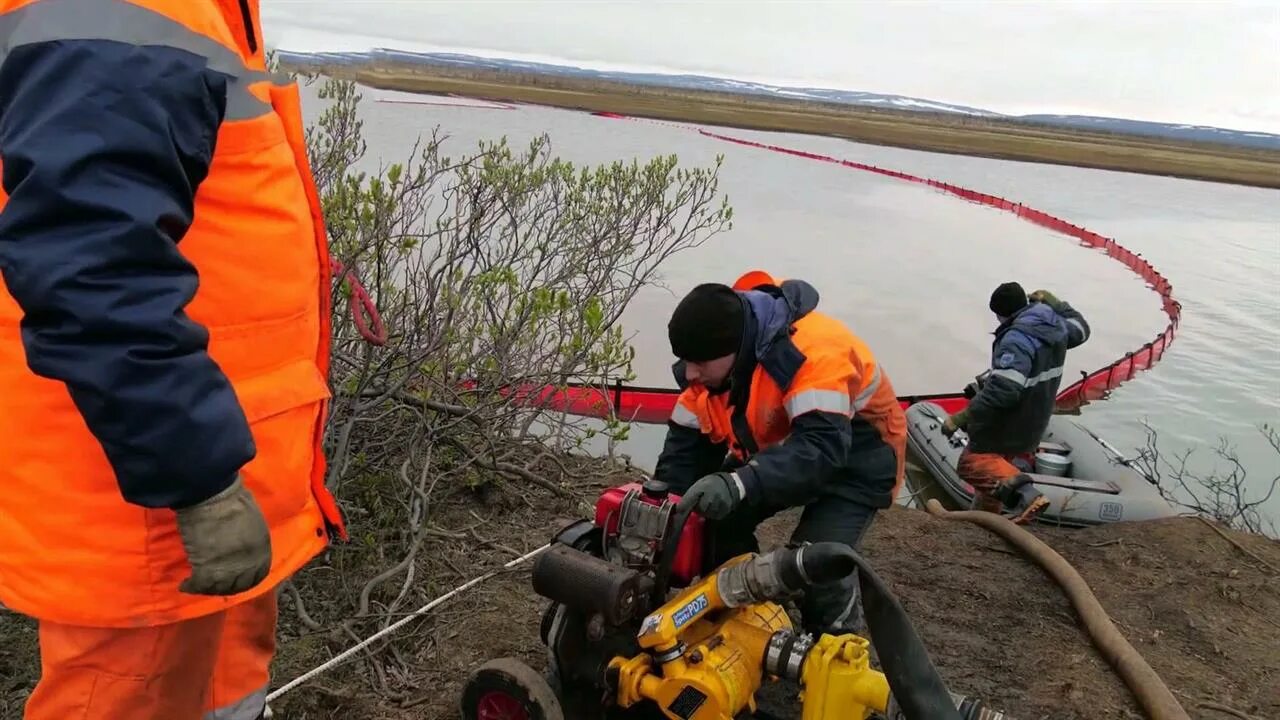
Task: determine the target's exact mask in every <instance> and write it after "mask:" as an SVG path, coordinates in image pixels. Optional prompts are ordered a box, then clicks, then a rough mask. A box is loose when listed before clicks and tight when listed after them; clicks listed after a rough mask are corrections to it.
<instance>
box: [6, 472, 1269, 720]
mask: <svg viewBox="0 0 1280 720" xmlns="http://www.w3.org/2000/svg"><path fill="white" fill-rule="evenodd" d="M594 491H595V489H592V490H590V491H589V492H594ZM451 502H452V503H453V505H452V506H450V507H449V508H448V512H447V513H444V512H442V513H440V514H439V515H438V517H440V518H441V519H440V520H438V521H437V527H438V530H439V532H438V533H437V535H436V536H435V537H434V538H433V541H432V542H433V544H431V547H427V548H425V549H426V550H428V551H429V552H431V553H432V556H433V558H435V559H436V560H437V562H434V563H433V565H432V567H433V568H435V572H434V576H433V577H426V578H422V577H419V578H417V579H416V580H415V583H416V584H417V585H418V587H415V588H414V592H413V593H411V595H410V597H412V598H413V599H414V601H413V602H411V603H403V602H402V604H403V605H404V606H405V607H404V608H403V609H402V610H399V612H404V611H406V610H411V609H413V608H415V607H418V606H419V605H420V604H421V603H420V602H418V599H420V598H430V597H434V596H435V595H438V594H441V593H443V592H446V591H448V590H449V589H451V588H453V587H455V586H457V585H459V584H461V583H463V582H465V581H466V580H468V579H470V578H472V577H475V576H476V575H479V574H481V573H483V572H484V571H486V570H488V569H491V568H494V567H498V566H500V565H501V564H502V563H503V562H505V561H507V560H509V559H511V558H513V557H516V556H518V554H521V553H524V552H526V551H528V550H531V549H533V548H536V547H538V546H539V545H541V544H542V543H543V542H545V541H546V540H547V538H549V536H550V535H551V534H552V533H553V532H554V531H555V530H556V529H558V528H559V527H561V526H563V525H564V524H565V523H566V522H568V521H569V520H571V519H576V517H578V516H579V514H580V513H582V512H583V511H584V510H583V502H582V498H568V499H565V498H553V497H552V496H551V494H550V493H543V492H542V491H537V492H536V493H529V494H527V495H525V496H523V497H521V496H520V495H517V494H515V493H512V492H509V491H504V492H495V493H491V494H490V495H489V496H488V497H487V498H485V499H476V498H474V497H471V496H469V495H462V496H457V497H454V498H452V500H451ZM473 511H474V514H473ZM445 518H448V519H445ZM790 521H791V520H790V518H789V517H785V516H784V517H779V518H775V519H774V520H772V521H770V523H768V524H767V525H766V526H765V527H763V528H762V530H761V537H762V539H763V541H764V544H765V545H766V546H771V545H773V544H775V543H777V542H780V541H782V540H783V539H784V538H785V535H786V532H787V531H788V530H789V527H788V525H789V522H790ZM1035 533H1036V534H1037V535H1038V536H1039V537H1040V538H1042V539H1043V540H1045V541H1046V542H1048V543H1049V544H1050V545H1052V546H1053V547H1054V548H1055V549H1056V550H1058V551H1059V552H1060V553H1061V554H1062V555H1063V556H1064V557H1065V558H1067V560H1068V561H1070V562H1071V563H1072V564H1074V565H1075V567H1076V568H1077V569H1078V570H1079V571H1080V572H1081V574H1082V575H1083V576H1084V577H1085V579H1086V580H1087V581H1088V582H1089V583H1090V584H1091V586H1092V587H1093V590H1094V592H1095V593H1096V594H1097V596H1098V598H1099V600H1100V601H1101V602H1102V603H1103V605H1104V606H1105V607H1106V608H1107V610H1108V611H1109V612H1110V613H1111V615H1112V618H1113V620H1114V621H1115V623H1116V625H1117V627H1118V628H1119V629H1120V630H1121V631H1122V632H1123V633H1124V634H1125V636H1126V637H1127V638H1128V639H1129V641H1130V642H1131V643H1133V644H1134V645H1135V646H1136V647H1137V648H1138V649H1139V651H1140V652H1142V653H1143V655H1144V656H1145V657H1146V659H1147V661H1148V662H1149V663H1150V664H1151V665H1152V667H1153V668H1154V669H1155V670H1156V672H1158V673H1159V674H1160V675H1161V676H1162V677H1163V678H1164V679H1165V682H1167V683H1168V684H1169V686H1170V687H1171V688H1172V689H1173V690H1174V692H1175V693H1176V694H1177V696H1178V697H1179V698H1180V699H1181V700H1182V701H1183V704H1184V706H1185V707H1186V708H1187V710H1188V712H1189V713H1190V714H1191V716H1192V717H1193V718H1205V719H1213V720H1220V719H1222V718H1231V717H1251V718H1280V572H1277V571H1276V570H1275V568H1280V543H1277V542H1274V541H1271V540H1267V539H1265V538H1261V537H1257V536H1248V535H1242V534H1238V533H1231V537H1233V538H1234V539H1236V540H1237V541H1238V542H1239V543H1240V544H1241V545H1243V546H1244V547H1246V548H1248V549H1249V550H1250V551H1251V552H1252V553H1253V554H1255V555H1256V556H1257V558H1254V557H1251V556H1250V555H1249V554H1246V553H1245V552H1243V551H1242V550H1241V549H1239V548H1237V547H1235V546H1233V545H1232V544H1230V543H1229V542H1227V541H1226V540H1224V539H1223V537H1222V536H1221V535H1219V534H1218V533H1217V532H1215V531H1214V529H1213V528H1211V527H1210V526H1209V525H1208V524H1206V523H1204V522H1202V521H1200V520H1197V519H1192V518H1178V519H1171V520H1166V521H1159V522H1151V523H1142V524H1132V525H1130V524H1120V525H1112V526H1108V527H1102V528H1097V529H1090V530H1083V531H1081V530H1075V531H1072V530H1062V529H1054V528H1036V529H1035ZM359 543H360V541H359V540H358V539H357V541H356V543H355V544H354V546H353V547H346V548H339V549H336V550H334V551H333V552H331V553H329V554H328V555H327V556H326V557H324V558H321V559H320V560H318V561H317V562H316V563H315V564H314V565H313V566H312V567H310V568H308V570H307V571H306V572H305V573H304V574H303V575H302V576H301V577H300V578H299V587H300V588H301V592H302V597H303V599H304V603H305V605H304V609H307V610H308V612H307V618H308V621H309V623H310V624H313V625H315V626H316V627H317V628H318V629H315V630H312V629H308V627H307V626H306V625H307V623H304V622H303V621H302V620H301V619H300V617H301V616H300V614H299V613H298V612H297V609H298V608H297V605H296V602H295V599H294V597H293V595H292V593H288V592H286V593H284V594H283V596H282V600H281V603H282V605H281V631H280V647H279V656H278V660H277V662H276V665H275V668H274V673H275V681H274V684H275V685H276V686H279V685H281V684H283V683H284V682H286V681H288V680H289V679H292V678H293V677H296V676H297V675H298V674H300V673H301V672H302V671H303V670H304V669H306V668H309V667H313V666H314V665H316V664H319V663H320V662H323V661H324V660H326V659H328V658H329V657H332V656H333V654H335V653H336V652H339V651H341V650H342V649H344V648H346V647H349V646H350V645H351V644H353V643H354V639H353V638H352V636H351V635H350V634H348V633H346V632H345V630H343V629H342V627H341V623H339V622H337V620H336V619H330V618H326V617H324V608H326V607H329V606H330V605H333V603H329V602H327V601H326V598H325V597H323V595H324V594H326V593H327V594H329V595H330V597H329V598H328V600H333V599H334V598H336V597H341V598H344V599H346V600H350V599H351V598H350V593H351V592H352V591H353V590H352V588H355V589H358V588H359V587H360V585H361V583H346V584H344V583H342V582H340V581H339V579H338V577H339V576H340V575H341V573H343V572H348V573H357V572H358V569H357V568H358V563H359V560H360V558H361V557H367V556H362V553H369V552H373V550H371V549H370V548H368V547H367V546H362V545H360V544H359ZM864 552H865V554H866V555H867V557H868V558H869V559H870V561H871V562H872V563H874V564H875V566H876V567H877V568H878V571H879V572H880V574H881V575H882V576H883V577H884V579H885V580H886V581H887V582H888V583H889V585H890V587H891V589H892V590H893V592H894V593H896V594H897V595H898V597H899V599H900V600H901V602H902V604H903V606H904V607H905V608H906V610H907V612H908V613H909V614H910V616H911V618H912V620H913V622H914V623H915V625H916V628H917V630H918V632H919V633H920V635H921V636H922V638H923V640H924V642H925V644H926V645H927V647H928V648H929V650H930V652H931V653H932V655H933V659H934V662H935V664H936V665H937V667H938V668H939V671H940V672H941V673H942V675H943V677H944V679H945V680H946V682H947V683H948V684H949V685H950V686H951V687H952V689H953V690H956V691H958V692H964V693H967V694H971V695H976V696H979V697H982V698H985V699H987V700H989V701H990V702H992V703H993V704H994V705H995V706H996V707H999V708H1002V709H1004V710H1005V711H1006V712H1008V713H1009V714H1010V715H1011V716H1012V717H1013V718H1017V719H1018V720H1028V719H1035V720H1039V719H1041V718H1054V719H1061V720H1073V719H1080V720H1083V719H1085V718H1091V719H1099V720H1103V719H1108V718H1116V719H1120V718H1141V717H1143V715H1142V714H1141V713H1140V712H1139V709H1138V706H1137V705H1136V703H1135V701H1134V699H1133V696H1132V694H1131V693H1130V692H1129V691H1128V690H1127V689H1126V687H1125V686H1124V685H1123V684H1122V683H1121V681H1120V680H1119V678H1118V676H1117V675H1116V674H1115V673H1114V672H1113V671H1112V670H1111V669H1110V667H1109V666H1108V665H1107V664H1106V663H1105V662H1104V660H1103V659H1102V657H1101V656H1100V655H1099V653H1098V652H1097V650H1095V649H1094V647H1093V646H1092V645H1091V644H1090V641H1089V638H1088V636H1087V635H1086V634H1085V632H1084V631H1083V629H1082V627H1081V625H1080V623H1079V621H1078V619H1077V616H1076V615H1075V612H1074V610H1073V609H1072V608H1071V606H1070V605H1069V603H1068V602H1067V600H1066V598H1065V596H1064V595H1063V594H1062V592H1061V591H1060V590H1059V589H1058V587H1057V586H1056V585H1055V584H1053V583H1052V582H1051V581H1050V580H1049V579H1048V577H1047V576H1046V575H1045V574H1044V573H1043V572H1042V571H1041V570H1040V569H1039V568H1038V567H1036V566H1034V565H1032V564H1030V563H1029V562H1028V561H1026V560H1024V559H1023V558H1022V557H1021V556H1020V555H1018V554H1017V553H1016V551H1014V550H1013V549H1012V548H1011V547H1010V546H1008V545H1006V544H1005V543H1004V541H1002V540H1000V539H999V538H997V537H995V536H993V535H991V534H989V533H988V532H987V531H985V530H982V529H981V528H978V527H976V526H973V525H970V524H968V523H962V522H953V521H947V520H942V519H937V518H934V517H932V516H930V515H928V514H927V513H925V512H923V511H920V510H909V509H905V508H897V507H895V508H893V509H892V510H889V511H887V512H885V513H882V514H881V516H880V518H879V519H878V520H877V522H876V524H875V525H874V526H873V528H872V530H871V532H870V533H869V535H868V538H867V541H866V547H865V548H864ZM1259 559H1261V561H1262V562H1260V561H1259ZM1263 562H1265V563H1267V564H1269V565H1270V566H1271V568H1273V569H1268V568H1267V567H1265V566H1264V565H1263ZM528 579H529V578H528V572H527V565H526V566H524V567H522V568H520V569H517V570H513V571H509V572H506V573H504V574H502V575H500V576H498V577H496V578H494V579H492V580H490V581H488V582H486V583H484V584H482V585H479V586H477V587H475V588H474V589H473V590H471V591H470V592H468V593H467V594H465V595H462V596H459V597H458V598H456V599H455V600H453V601H451V602H449V603H447V604H445V605H443V606H441V607H440V608H438V609H437V610H436V611H434V612H433V613H432V614H431V615H430V616H429V617H428V618H425V619H422V620H418V621H414V622H412V623H410V624H409V625H408V626H406V627H405V628H404V629H402V630H401V631H400V632H399V633H397V635H396V642H395V644H394V646H393V647H390V648H387V647H384V646H381V645H379V646H375V649H377V650H378V651H379V656H378V657H379V662H378V663H377V664H376V669H371V668H374V667H375V666H374V665H372V664H370V663H369V662H367V661H366V660H365V659H364V658H363V656H362V657H361V658H360V659H357V660H353V661H352V662H349V663H346V664H344V665H342V666H339V667H337V668H335V669H334V670H332V671H330V672H328V673H326V674H324V675H322V676H321V677H319V678H317V679H316V680H314V681H312V682H310V683H308V684H306V685H304V686H302V687H299V688H297V689H295V690H293V691H291V692H290V693H288V694H287V695H285V696H284V697H283V698H281V699H280V700H279V701H277V702H276V703H275V704H274V705H273V707H274V709H275V711H276V717H277V718H280V717H283V718H288V719H289V720H322V719H323V720H339V719H340V720H410V719H412V720H427V719H431V718H455V717H457V710H456V703H457V698H458V694H459V691H460V686H461V683H462V682H463V680H464V679H465V677H466V675H467V673H468V672H469V671H470V670H471V669H472V668H474V667H475V666H477V665H479V664H481V663H482V662H484V661H485V660H488V659H490V658H493V657H498V656H506V655H511V656H515V657H519V658H522V659H524V660H526V661H527V662H529V663H530V664H531V665H533V666H535V667H537V668H541V667H542V663H543V649H542V647H541V646H540V644H539V641H538V621H539V616H540V612H541V610H542V608H543V602H542V601H541V600H540V599H539V598H537V597H535V596H534V594H533V593H532V591H531V590H530V588H529V585H528ZM393 585H394V586H395V587H393V588H392V590H393V592H391V593H390V594H389V595H388V596H386V597H388V598H394V597H395V596H396V595H397V594H398V591H399V589H400V583H399V582H396V583H393ZM379 597H381V595H380V596H379ZM335 606H336V605H335ZM400 616H402V615H397V616H396V617H397V618H398V617H400ZM377 627H378V626H377V625H375V624H372V623H365V624H362V625H358V626H356V627H354V628H353V630H354V631H355V632H357V633H359V634H361V635H362V636H363V635H367V634H368V633H369V632H372V631H374V630H376V629H377ZM0 633H2V634H0V637H3V642H2V643H0V718H4V719H5V720H18V718H20V717H21V704H22V701H23V700H24V699H25V697H26V695H27V693H28V692H29V690H30V687H31V684H32V683H33V682H34V680H35V679H36V676H37V674H38V659H37V656H36V651H35V647H36V646H35V642H34V632H33V629H32V626H31V624H30V623H29V622H27V621H26V620H25V619H22V618H18V617H15V616H13V615H11V614H2V615H0ZM1206 703H1217V704H1219V705H1222V706H1227V707H1230V708H1233V709H1234V710H1235V711H1237V712H1238V713H1243V714H1235V715H1233V714H1231V713H1229V712H1226V711H1223V710H1216V709H1210V708H1209V707H1208V705H1206ZM795 716H796V717H798V713H796V715H795Z"/></svg>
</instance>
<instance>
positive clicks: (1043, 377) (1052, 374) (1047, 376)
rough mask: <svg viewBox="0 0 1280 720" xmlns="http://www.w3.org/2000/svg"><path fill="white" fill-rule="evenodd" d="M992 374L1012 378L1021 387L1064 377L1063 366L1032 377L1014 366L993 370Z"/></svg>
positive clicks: (1033, 385)
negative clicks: (1013, 367)
mask: <svg viewBox="0 0 1280 720" xmlns="http://www.w3.org/2000/svg"><path fill="white" fill-rule="evenodd" d="M991 375H992V377H1002V378H1004V379H1006V380H1012V381H1013V382H1015V383H1017V384H1018V386H1019V387H1024V388H1029V387H1035V386H1036V385H1039V384H1040V383H1042V382H1047V381H1049V380H1052V379H1054V378H1057V377H1062V368H1060V367H1056V368H1053V369H1052V370H1045V371H1044V372H1042V373H1040V374H1039V375H1035V376H1032V377H1030V378H1028V377H1027V376H1026V375H1023V374H1022V373H1020V372H1018V371H1017V370H1014V369H1012V368H1005V369H1003V370H993V371H992V372H991Z"/></svg>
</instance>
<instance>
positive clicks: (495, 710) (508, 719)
mask: <svg viewBox="0 0 1280 720" xmlns="http://www.w3.org/2000/svg"><path fill="white" fill-rule="evenodd" d="M476 717H477V718H478V719H479V720H532V718H531V717H530V715H529V710H528V709H527V708H525V706H524V703H521V702H520V701H519V700H517V699H515V698H513V697H511V696H510V695H508V694H507V693H504V692H501V691H499V690H491V691H489V692H487V693H485V694H484V695H481V696H480V702H479V703H477V705H476Z"/></svg>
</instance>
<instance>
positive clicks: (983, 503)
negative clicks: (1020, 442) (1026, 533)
mask: <svg viewBox="0 0 1280 720" xmlns="http://www.w3.org/2000/svg"><path fill="white" fill-rule="evenodd" d="M1011 460H1013V456H1005V455H1001V454H999V453H975V452H970V451H969V448H967V447H966V448H965V449H964V451H963V452H961V453H960V459H959V460H958V461H956V473H957V474H958V475H960V479H961V480H963V481H965V482H967V483H969V484H970V485H971V486H973V507H974V509H975V510H986V511H987V512H993V513H998V512H1000V510H1001V507H1002V506H1001V504H1000V501H999V500H997V499H995V498H994V497H992V496H991V493H992V491H993V490H995V489H996V486H997V485H999V484H1000V483H1002V482H1007V481H1009V480H1012V479H1014V478H1015V477H1017V476H1018V475H1020V474H1022V471H1021V470H1019V469H1018V468H1017V466H1016V465H1014V464H1013V463H1012V462H1010V461H1011Z"/></svg>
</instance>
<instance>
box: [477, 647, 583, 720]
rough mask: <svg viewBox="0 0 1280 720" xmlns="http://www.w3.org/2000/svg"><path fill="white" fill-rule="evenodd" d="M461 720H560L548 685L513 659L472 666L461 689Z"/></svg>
mask: <svg viewBox="0 0 1280 720" xmlns="http://www.w3.org/2000/svg"><path fill="white" fill-rule="evenodd" d="M461 711H462V720H564V711H563V710H561V708H560V701H559V700H558V699H557V698H556V694H555V692H554V691H553V690H552V689H551V685H550V684H548V683H547V680H546V678H544V677H543V676H542V675H541V674H540V673H538V672H536V671H535V670H534V669H533V668H531V667H529V666H528V665H525V664H524V663H522V662H520V661H519V660H516V659H515V658H509V657H507V658H498V659H497V660H490V661H489V662H487V663H485V664H484V665H481V666H480V667H479V668H476V670H475V672H473V673H471V677H470V678H468V679H467V684H466V686H465V687H464V688H463V689H462V703H461Z"/></svg>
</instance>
